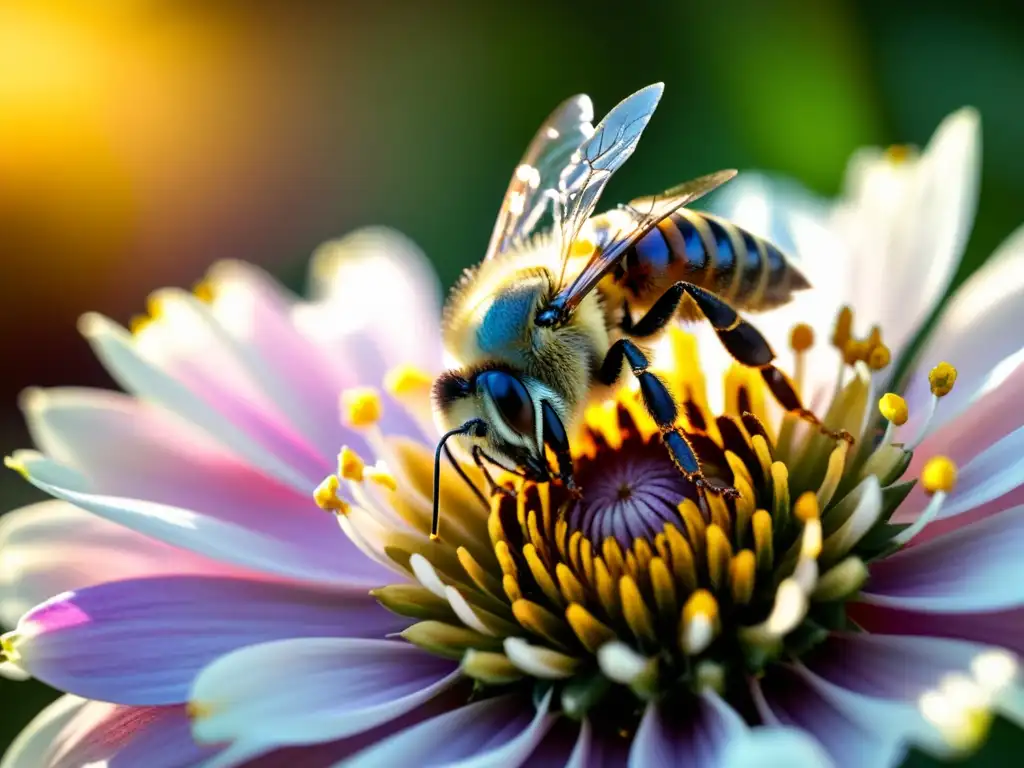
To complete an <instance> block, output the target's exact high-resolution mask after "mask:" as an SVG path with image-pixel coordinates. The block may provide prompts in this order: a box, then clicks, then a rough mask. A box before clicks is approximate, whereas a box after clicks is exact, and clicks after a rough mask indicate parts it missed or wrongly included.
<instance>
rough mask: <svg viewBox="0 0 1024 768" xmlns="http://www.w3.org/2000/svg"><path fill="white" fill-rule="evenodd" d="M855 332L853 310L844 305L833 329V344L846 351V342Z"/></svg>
mask: <svg viewBox="0 0 1024 768" xmlns="http://www.w3.org/2000/svg"><path fill="white" fill-rule="evenodd" d="M852 333H853V310H852V309H850V308H849V307H843V308H842V309H840V310H839V314H838V315H837V316H836V324H835V328H834V330H833V331H832V346H834V347H835V348H836V349H838V350H839V351H840V352H844V353H845V351H846V344H847V342H848V341H850V337H851V334H852Z"/></svg>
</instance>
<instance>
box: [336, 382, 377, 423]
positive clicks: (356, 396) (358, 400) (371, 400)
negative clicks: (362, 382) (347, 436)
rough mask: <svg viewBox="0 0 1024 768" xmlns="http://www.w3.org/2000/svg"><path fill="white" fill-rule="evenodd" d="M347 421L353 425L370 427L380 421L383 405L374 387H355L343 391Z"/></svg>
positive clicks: (342, 400)
mask: <svg viewBox="0 0 1024 768" xmlns="http://www.w3.org/2000/svg"><path fill="white" fill-rule="evenodd" d="M341 409H342V414H343V417H344V419H345V423H346V424H348V425H349V426H351V427H369V426H372V425H373V424H376V423H377V422H378V421H380V417H381V412H382V411H383V406H382V405H381V401H380V394H378V392H377V390H376V389H374V388H373V387H353V388H352V389H346V390H345V391H344V392H342V393H341Z"/></svg>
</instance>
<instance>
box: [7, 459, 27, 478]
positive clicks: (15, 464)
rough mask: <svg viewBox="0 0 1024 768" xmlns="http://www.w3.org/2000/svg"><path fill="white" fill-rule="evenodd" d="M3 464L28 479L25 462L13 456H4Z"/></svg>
mask: <svg viewBox="0 0 1024 768" xmlns="http://www.w3.org/2000/svg"><path fill="white" fill-rule="evenodd" d="M4 466H5V467H7V468H8V469H12V470H14V471H15V472H17V473H18V474H19V475H21V476H22V477H24V478H25V479H26V480H27V479H28V467H26V466H25V462H23V461H21V460H20V459H17V458H15V457H14V456H4Z"/></svg>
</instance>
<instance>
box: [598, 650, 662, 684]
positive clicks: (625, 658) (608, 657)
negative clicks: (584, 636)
mask: <svg viewBox="0 0 1024 768" xmlns="http://www.w3.org/2000/svg"><path fill="white" fill-rule="evenodd" d="M597 663H598V664H600V665H601V671H602V672H604V674H605V675H606V676H607V677H608V679H610V680H614V681H615V682H616V683H622V684H623V685H629V684H630V683H632V682H633V681H634V680H636V679H637V678H638V677H639V676H640V675H642V674H643V673H644V671H645V670H647V668H648V665H649V664H650V659H648V658H646V657H644V656H641V655H640V654H639V653H637V652H636V651H634V650H633V649H632V648H630V647H629V646H628V645H626V644H625V643H620V642H618V641H612V642H610V643H605V644H604V645H602V646H601V647H600V648H599V649H598V651H597Z"/></svg>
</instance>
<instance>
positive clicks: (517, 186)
mask: <svg viewBox="0 0 1024 768" xmlns="http://www.w3.org/2000/svg"><path fill="white" fill-rule="evenodd" d="M593 119H594V105H593V104H591V102H590V97H589V96H584V95H582V94H581V95H578V96H573V97H572V98H570V99H566V100H565V101H563V102H562V103H561V104H559V105H558V107H557V108H556V109H555V111H554V112H552V113H551V114H550V115H549V116H548V119H547V120H545V121H544V124H543V125H541V127H540V129H539V130H538V131H537V134H536V135H535V136H534V137H533V141H531V142H530V146H528V147H527V148H526V154H524V155H523V159H522V160H521V161H520V163H519V165H518V166H517V167H516V170H515V173H513V174H512V181H510V182H509V185H508V189H507V190H506V192H505V198H504V199H503V200H502V201H501V208H500V210H499V211H498V220H497V221H496V222H495V224H494V231H493V232H492V233H491V242H490V244H489V245H488V246H487V255H486V257H485V258H488V259H489V258H491V257H492V256H495V255H497V254H499V253H502V252H503V251H505V250H506V249H507V248H508V246H509V244H510V243H511V242H513V241H514V240H516V239H518V238H522V237H525V236H527V235H529V234H530V232H531V231H532V230H533V228H534V226H536V224H537V221H538V220H539V219H540V217H541V215H542V214H543V213H544V209H545V208H546V207H547V205H548V203H549V202H550V199H551V197H553V196H554V194H555V193H556V191H557V188H558V183H559V179H560V178H561V174H562V171H563V170H564V169H565V167H566V166H567V165H569V164H570V158H571V157H572V155H573V153H575V152H576V150H577V149H579V147H580V145H581V144H582V143H583V142H584V141H586V140H587V139H589V138H590V137H591V136H592V135H593V133H594V126H593V124H592V122H591V121H592V120H593Z"/></svg>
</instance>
